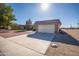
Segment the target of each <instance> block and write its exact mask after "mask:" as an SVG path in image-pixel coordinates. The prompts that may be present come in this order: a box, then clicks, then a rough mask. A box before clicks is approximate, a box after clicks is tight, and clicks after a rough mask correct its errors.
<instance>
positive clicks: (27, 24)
mask: <svg viewBox="0 0 79 59" xmlns="http://www.w3.org/2000/svg"><path fill="white" fill-rule="evenodd" d="M25 29H26V30H31V29H32V21H31V19H29V20H27V21H26V24H25Z"/></svg>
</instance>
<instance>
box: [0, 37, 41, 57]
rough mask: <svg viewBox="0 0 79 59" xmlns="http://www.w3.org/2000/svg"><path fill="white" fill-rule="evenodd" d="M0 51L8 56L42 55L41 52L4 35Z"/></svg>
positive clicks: (0, 40) (0, 41)
mask: <svg viewBox="0 0 79 59" xmlns="http://www.w3.org/2000/svg"><path fill="white" fill-rule="evenodd" d="M14 40H16V39H14ZM0 51H1V55H6V56H42V54H40V53H37V52H35V51H33V50H31V49H29V48H26V47H24V46H21V45H19V44H16V43H14V42H12V41H10V40H7V39H4V38H2V37H0Z"/></svg>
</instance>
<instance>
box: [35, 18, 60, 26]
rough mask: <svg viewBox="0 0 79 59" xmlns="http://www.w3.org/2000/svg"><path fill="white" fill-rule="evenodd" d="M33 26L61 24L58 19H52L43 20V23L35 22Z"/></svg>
mask: <svg viewBox="0 0 79 59" xmlns="http://www.w3.org/2000/svg"><path fill="white" fill-rule="evenodd" d="M35 24H38V25H41V24H42V25H43V24H61V22H60V20H59V19H52V20H44V21H36V22H35Z"/></svg>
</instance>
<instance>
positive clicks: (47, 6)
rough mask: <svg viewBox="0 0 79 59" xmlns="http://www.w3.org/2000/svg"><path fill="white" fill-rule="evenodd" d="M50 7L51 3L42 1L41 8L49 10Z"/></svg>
mask: <svg viewBox="0 0 79 59" xmlns="http://www.w3.org/2000/svg"><path fill="white" fill-rule="evenodd" d="M48 8H49V4H48V3H42V4H41V9H42V10H44V11H46V10H48Z"/></svg>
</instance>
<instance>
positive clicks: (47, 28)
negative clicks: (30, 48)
mask: <svg viewBox="0 0 79 59" xmlns="http://www.w3.org/2000/svg"><path fill="white" fill-rule="evenodd" d="M38 32H43V33H54V32H55V25H38Z"/></svg>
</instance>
